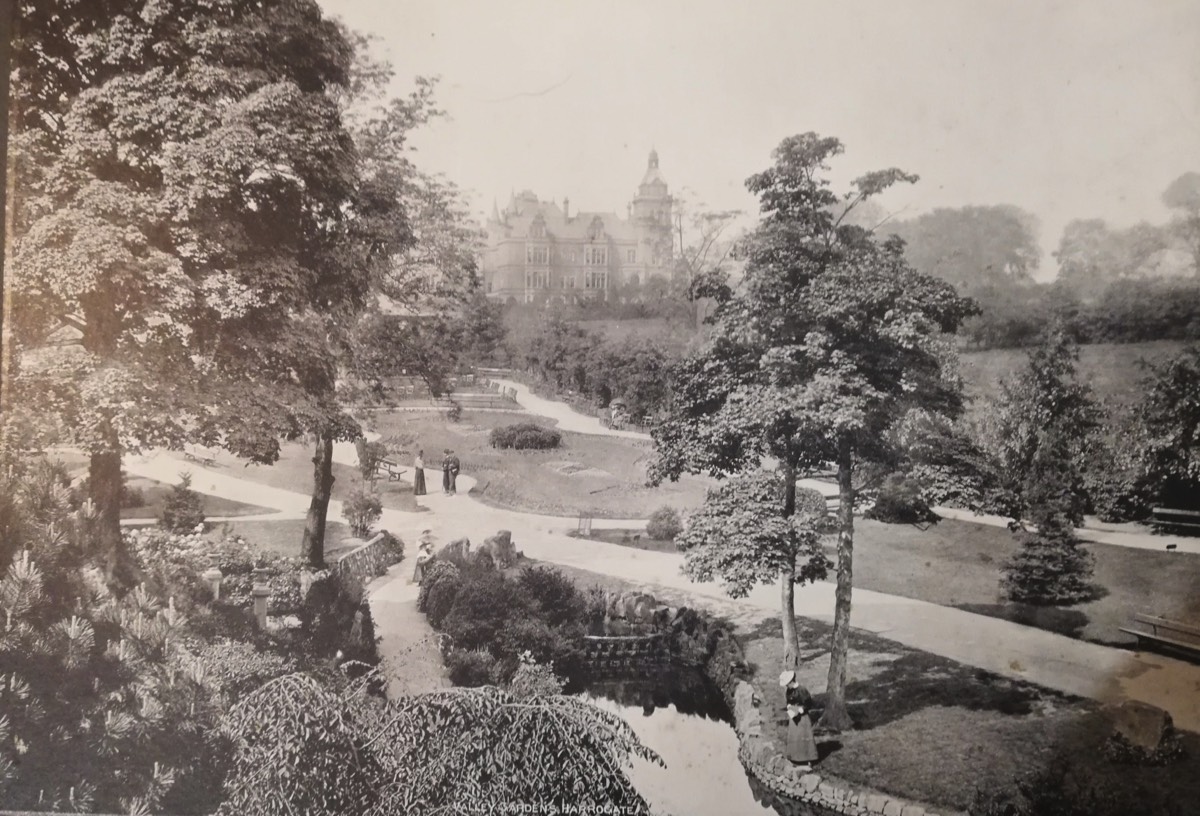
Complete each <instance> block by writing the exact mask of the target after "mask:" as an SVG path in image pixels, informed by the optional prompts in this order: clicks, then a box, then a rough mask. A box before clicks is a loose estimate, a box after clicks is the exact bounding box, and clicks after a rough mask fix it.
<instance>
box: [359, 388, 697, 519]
mask: <svg viewBox="0 0 1200 816" xmlns="http://www.w3.org/2000/svg"><path fill="white" fill-rule="evenodd" d="M515 422H536V423H538V424H540V425H545V426H547V427H553V422H552V421H551V420H546V419H541V418H538V417H532V416H529V415H515V414H506V413H492V412H486V411H479V412H472V411H464V412H463V416H462V420H461V421H460V422H457V423H455V422H450V421H449V420H447V419H446V418H445V417H443V416H438V415H434V414H429V413H413V412H397V413H394V414H380V415H377V416H375V417H373V418H372V422H371V426H372V430H375V431H378V432H379V433H380V434H381V435H382V436H383V438H384V439H388V438H393V439H396V440H400V441H403V442H404V443H405V447H406V448H407V449H408V450H407V451H406V453H405V454H404V455H402V456H401V460H402V461H406V462H407V461H409V460H408V458H407V457H408V456H409V455H410V454H411V451H412V449H413V448H415V447H416V446H418V445H419V446H420V447H422V448H423V449H424V450H425V453H426V457H427V458H428V459H430V460H436V459H440V457H441V451H442V450H443V449H445V448H451V449H452V450H454V451H455V453H456V454H457V455H458V457H459V458H460V459H461V460H462V467H463V472H464V473H465V474H467V475H470V476H474V477H475V478H476V479H478V484H477V485H476V487H475V490H474V492H473V495H474V496H476V497H477V498H478V499H480V500H481V501H484V502H487V503H488V504H492V505H494V506H498V507H505V508H509V509H513V510H524V511H528V512H534V513H546V514H550V515H561V516H566V517H572V516H576V515H578V514H579V513H580V512H584V511H586V512H590V513H591V514H592V515H593V516H596V517H598V518H646V517H648V516H649V515H650V514H651V513H652V512H654V511H655V510H657V509H658V508H659V507H662V506H663V505H670V506H672V507H675V508H679V509H687V508H693V507H697V506H699V505H700V503H701V502H702V501H703V500H704V494H705V490H706V489H707V487H708V485H709V484H710V483H709V481H708V480H704V479H696V478H684V479H680V481H679V482H675V483H667V484H664V485H661V486H659V487H647V486H646V484H645V480H646V466H647V464H648V463H649V460H650V456H651V453H652V450H651V447H650V443H649V442H643V441H640V440H635V439H622V438H618V437H602V436H589V435H585V434H574V433H564V434H563V441H562V445H561V446H560V447H559V448H557V449H556V450H548V451H514V450H497V449H494V448H492V447H491V445H490V444H489V443H488V434H489V432H490V431H491V429H492V428H495V427H499V426H502V425H510V424H513V423H515ZM430 478H438V474H437V473H436V472H434V471H430V470H427V471H426V479H427V480H429V479H430ZM430 486H431V487H435V485H433V484H432V483H431V485H430Z"/></svg>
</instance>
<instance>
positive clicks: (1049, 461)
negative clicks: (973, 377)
mask: <svg viewBox="0 0 1200 816" xmlns="http://www.w3.org/2000/svg"><path fill="white" fill-rule="evenodd" d="M1078 359H1079V350H1078V347H1077V346H1076V345H1075V344H1074V343H1073V342H1072V341H1071V340H1070V338H1069V337H1067V336H1066V334H1065V333H1064V332H1063V331H1062V330H1061V328H1060V327H1056V328H1052V329H1051V330H1049V331H1048V332H1047V333H1046V334H1045V335H1044V336H1043V338H1042V341H1041V343H1040V344H1039V345H1037V346H1036V347H1034V348H1033V349H1031V350H1030V352H1029V361H1028V364H1027V366H1026V367H1025V369H1024V370H1023V371H1022V372H1021V373H1020V374H1019V375H1018V377H1017V378H1015V379H1014V380H1012V381H1007V382H1004V383H1003V384H1002V386H1001V397H1000V401H999V402H1000V404H999V407H998V410H997V416H996V421H995V428H994V430H993V432H992V438H991V440H990V444H991V447H992V449H993V450H994V451H995V454H996V456H997V458H998V459H999V461H1000V463H1001V465H1002V467H1003V470H1004V473H1005V474H1006V476H1007V479H1008V484H1007V487H1008V488H1009V489H1010V490H1011V491H1012V492H1013V494H1015V495H1016V496H1017V497H1018V501H1019V503H1020V507H1021V510H1022V511H1023V512H1024V513H1031V512H1035V511H1036V505H1037V502H1038V501H1039V500H1040V499H1039V497H1040V496H1042V495H1044V493H1045V491H1055V492H1057V493H1058V494H1060V495H1061V497H1062V498H1064V499H1067V502H1066V504H1065V505H1063V507H1062V510H1063V512H1065V513H1066V516H1067V518H1068V519H1069V520H1070V521H1071V522H1073V523H1075V524H1079V523H1081V522H1082V520H1083V513H1084V511H1085V510H1086V508H1087V506H1088V496H1087V492H1086V488H1085V485H1084V480H1083V472H1084V468H1085V466H1086V463H1087V461H1089V459H1090V458H1091V450H1092V446H1093V445H1094V444H1095V433H1096V431H1097V429H1098V428H1099V426H1100V413H1099V408H1098V406H1097V405H1096V403H1095V401H1094V399H1093V397H1092V393H1091V389H1090V388H1089V387H1088V386H1087V385H1085V384H1083V383H1081V382H1079V377H1078V373H1077V368H1076V364H1077V362H1078ZM1050 446H1053V447H1054V448H1055V450H1054V451H1053V452H1050V453H1047V454H1046V455H1045V458H1044V459H1043V460H1039V455H1040V452H1042V451H1043V449H1045V448H1047V447H1050ZM1046 468H1049V472H1046ZM1048 480H1049V481H1048ZM1064 491H1065V492H1064Z"/></svg>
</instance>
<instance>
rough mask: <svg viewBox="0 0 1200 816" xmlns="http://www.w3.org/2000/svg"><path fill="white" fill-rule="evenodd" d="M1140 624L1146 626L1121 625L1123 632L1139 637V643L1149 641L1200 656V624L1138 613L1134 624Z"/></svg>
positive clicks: (1174, 650)
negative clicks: (1190, 623) (1192, 624)
mask: <svg viewBox="0 0 1200 816" xmlns="http://www.w3.org/2000/svg"><path fill="white" fill-rule="evenodd" d="M1135 623H1136V624H1140V625H1141V626H1142V627H1148V628H1149V631H1146V629H1145V628H1139V629H1133V628H1129V627H1125V626H1122V627H1120V629H1121V631H1122V632H1125V633H1127V634H1130V635H1133V636H1134V637H1136V638H1137V639H1138V645H1139V646H1141V645H1142V644H1143V643H1149V644H1151V645H1155V646H1159V647H1162V648H1164V649H1167V650H1169V651H1172V652H1177V653H1181V654H1183V655H1184V656H1186V657H1193V658H1194V657H1200V626H1191V625H1189V624H1186V623H1180V622H1179V621H1173V620H1168V619H1166V618H1160V617H1158V616H1156V615H1142V614H1136V615H1134V616H1133V621H1131V626H1132V624H1135Z"/></svg>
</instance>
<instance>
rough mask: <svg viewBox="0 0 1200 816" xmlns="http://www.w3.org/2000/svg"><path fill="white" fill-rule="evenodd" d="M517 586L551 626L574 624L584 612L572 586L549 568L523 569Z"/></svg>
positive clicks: (563, 576)
mask: <svg viewBox="0 0 1200 816" xmlns="http://www.w3.org/2000/svg"><path fill="white" fill-rule="evenodd" d="M517 586H518V587H519V588H520V590H521V592H522V594H524V595H525V597H527V598H528V599H529V601H530V603H531V604H532V606H533V608H534V609H535V610H536V611H537V614H538V617H540V618H541V619H542V620H544V621H546V623H548V624H550V625H551V626H562V625H564V624H568V623H578V622H579V621H581V620H583V618H584V615H585V612H586V606H587V604H586V601H585V600H584V598H583V596H582V595H581V594H580V593H579V590H578V589H576V588H575V584H574V583H573V582H572V581H571V580H570V579H569V578H567V577H566V576H565V575H563V574H562V573H561V572H560V571H558V570H556V569H554V568H552V567H543V566H534V567H526V568H525V569H523V570H521V573H520V575H518V576H517Z"/></svg>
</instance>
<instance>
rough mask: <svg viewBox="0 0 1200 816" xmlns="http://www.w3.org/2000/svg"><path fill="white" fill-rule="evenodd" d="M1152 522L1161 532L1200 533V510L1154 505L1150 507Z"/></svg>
mask: <svg viewBox="0 0 1200 816" xmlns="http://www.w3.org/2000/svg"><path fill="white" fill-rule="evenodd" d="M1150 523H1151V524H1152V525H1153V526H1154V529H1156V530H1158V531H1159V532H1181V533H1189V534H1191V535H1200V511H1198V510H1179V509H1176V508H1173V507H1153V508H1151V509H1150Z"/></svg>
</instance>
